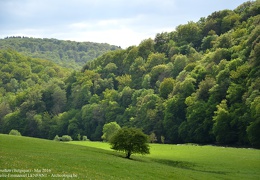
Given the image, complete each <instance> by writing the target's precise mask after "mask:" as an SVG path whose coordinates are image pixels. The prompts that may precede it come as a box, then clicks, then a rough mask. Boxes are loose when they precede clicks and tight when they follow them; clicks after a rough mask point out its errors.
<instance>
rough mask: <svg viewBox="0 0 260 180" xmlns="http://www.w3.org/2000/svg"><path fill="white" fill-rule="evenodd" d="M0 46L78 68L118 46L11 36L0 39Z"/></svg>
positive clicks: (64, 65)
mask: <svg viewBox="0 0 260 180" xmlns="http://www.w3.org/2000/svg"><path fill="white" fill-rule="evenodd" d="M0 48H11V49H14V50H16V51H18V52H21V53H22V54H24V55H27V56H30V57H34V58H41V59H46V60H49V61H52V62H55V63H56V64H59V65H61V66H63V67H67V68H72V69H75V70H80V69H81V68H82V66H83V65H85V63H86V62H87V61H89V60H92V59H95V58H97V57H98V56H100V55H102V54H104V53H106V52H108V51H111V50H116V49H120V47H117V46H113V45H109V44H105V43H92V42H75V41H63V40H57V39H47V38H44V39H41V38H29V37H23V36H12V37H6V38H5V39H0Z"/></svg>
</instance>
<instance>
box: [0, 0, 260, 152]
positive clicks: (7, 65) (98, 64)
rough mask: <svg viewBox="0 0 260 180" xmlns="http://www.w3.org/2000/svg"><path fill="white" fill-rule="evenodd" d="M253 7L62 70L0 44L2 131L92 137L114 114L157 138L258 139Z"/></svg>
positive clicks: (259, 34) (257, 37)
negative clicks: (40, 64) (33, 62)
mask: <svg viewBox="0 0 260 180" xmlns="http://www.w3.org/2000/svg"><path fill="white" fill-rule="evenodd" d="M259 12H260V1H259V0H257V1H248V2H245V3H243V4H241V5H240V6H239V7H237V8H236V9H234V10H223V11H218V12H214V13H212V14H211V15H209V16H208V17H205V18H201V19H200V20H199V21H198V22H188V23H187V24H183V25H179V26H178V27H177V28H176V30H175V31H173V32H163V33H159V34H157V35H156V37H155V38H154V39H146V40H143V41H142V42H141V43H140V44H139V45H138V46H131V47H128V48H127V49H125V50H122V49H118V50H115V51H110V52H107V53H105V54H104V55H102V56H99V57H97V58H96V59H94V60H92V61H88V62H87V63H86V64H85V65H84V68H83V69H82V70H81V71H74V72H72V73H70V72H69V74H68V75H67V74H65V75H64V76H62V77H59V75H57V72H58V71H56V70H54V71H55V72H56V73H55V72H54V71H53V69H51V68H50V69H48V68H47V69H48V71H52V73H54V74H53V76H51V74H52V73H50V75H49V77H48V78H47V80H45V77H44V74H45V73H44V72H45V71H47V69H45V68H43V67H37V68H36V67H34V65H28V64H29V62H30V60H29V59H31V58H27V57H26V56H23V55H19V54H18V53H16V52H14V51H12V50H4V49H0V62H4V63H3V64H4V65H3V66H0V73H1V75H3V76H1V77H4V78H2V79H1V80H0V107H1V108H0V132H1V133H9V131H10V130H11V129H16V130H18V131H19V132H21V134H22V135H24V136H32V137H41V138H47V139H53V138H54V137H55V136H56V135H58V136H62V135H66V134H67V135H70V136H71V137H72V138H73V139H74V140H77V139H78V137H80V138H82V136H87V137H88V138H89V139H90V140H95V141H99V140H101V136H102V128H103V126H104V124H106V123H109V122H113V121H116V122H117V123H118V124H119V125H120V126H121V127H124V126H127V127H137V128H141V129H142V130H143V132H144V133H146V134H147V135H150V134H153V133H154V134H155V135H156V139H157V142H158V143H162V142H165V143H198V144H217V145H231V146H247V147H255V148H259V147H260V139H259V137H260V134H259V133H260V107H259V104H260V92H259V90H260V66H259V65H260V64H259V62H260V59H259V57H260V42H259V41H260V25H259V22H260V13H259ZM19 59H24V62H23V63H22V64H21V63H19V64H20V65H19V66H17V67H21V68H19V69H16V68H15V67H16V66H15V63H16V60H18V61H19ZM26 64H27V65H26ZM24 66H26V67H27V66H31V70H25V72H24V71H23V70H22V69H28V68H22V67H24ZM42 68H43V69H42ZM13 69H16V70H15V71H13ZM54 69H55V68H54ZM62 72H64V71H62ZM65 72H67V71H65ZM38 73H39V74H38ZM48 73H49V72H48ZM36 76H37V77H36ZM35 77H36V78H35ZM30 79H31V80H30ZM27 81H28V82H27ZM29 81H30V82H31V81H33V83H32V85H33V87H35V88H30V87H32V85H30V82H29ZM24 82H27V85H26V86H25V85H24ZM38 82H39V83H38ZM42 82H45V83H42Z"/></svg>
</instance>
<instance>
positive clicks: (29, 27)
mask: <svg viewBox="0 0 260 180" xmlns="http://www.w3.org/2000/svg"><path fill="white" fill-rule="evenodd" d="M243 1H245V0H236V1H226V0H218V1H212V2H211V1H210V2H209V1H208V0H197V1H194V0H131V1H129V0H106V1H104V0H23V1H21V0H8V1H7V0H6V1H3V0H0V7H1V11H0V22H1V28H0V38H3V37H6V36H13V35H21V36H23V35H24V36H29V37H42V38H57V39H64V40H65V39H66V40H76V41H93V42H103V43H109V44H114V45H118V46H122V47H127V46H130V45H138V44H139V43H140V42H141V41H142V40H144V39H147V38H149V37H151V38H154V37H155V35H156V33H160V32H165V31H172V30H174V28H175V27H176V26H177V25H179V24H185V23H187V21H198V20H199V18H200V17H204V16H207V15H209V14H210V13H212V12H213V11H216V10H221V9H226V8H228V9H230V8H231V9H232V8H235V7H236V6H238V5H239V4H241V3H242V2H243Z"/></svg>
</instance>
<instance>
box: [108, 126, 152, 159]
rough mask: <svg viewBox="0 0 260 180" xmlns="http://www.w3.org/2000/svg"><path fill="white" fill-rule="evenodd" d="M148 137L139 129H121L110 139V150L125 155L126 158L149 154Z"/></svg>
mask: <svg viewBox="0 0 260 180" xmlns="http://www.w3.org/2000/svg"><path fill="white" fill-rule="evenodd" d="M147 142H148V136H147V135H145V134H144V133H143V132H142V131H141V130H140V129H136V128H122V129H119V130H118V131H117V133H116V134H115V135H114V136H113V137H112V138H111V140H110V144H111V148H112V149H114V150H117V151H123V152H125V153H126V158H128V159H129V158H130V156H131V155H132V154H134V153H138V154H149V153H150V149H149V145H148V143H147Z"/></svg>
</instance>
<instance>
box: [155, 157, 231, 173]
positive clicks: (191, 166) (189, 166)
mask: <svg viewBox="0 0 260 180" xmlns="http://www.w3.org/2000/svg"><path fill="white" fill-rule="evenodd" d="M152 161H154V162H157V163H160V164H164V165H167V166H171V167H175V168H181V169H187V170H192V171H198V172H204V173H213V174H223V175H225V174H227V172H224V171H211V170H206V169H199V167H198V166H196V164H195V163H191V162H185V161H172V160H168V159H153V160H152ZM196 167H197V168H196Z"/></svg>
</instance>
